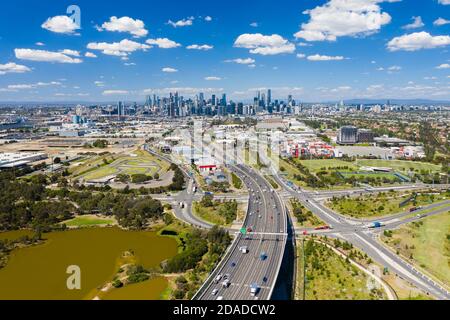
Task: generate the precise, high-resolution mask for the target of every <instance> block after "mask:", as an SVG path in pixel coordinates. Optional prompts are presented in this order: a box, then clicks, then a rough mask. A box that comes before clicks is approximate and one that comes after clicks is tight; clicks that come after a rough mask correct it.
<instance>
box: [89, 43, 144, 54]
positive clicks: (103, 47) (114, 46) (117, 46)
mask: <svg viewBox="0 0 450 320" xmlns="http://www.w3.org/2000/svg"><path fill="white" fill-rule="evenodd" d="M87 48H88V49H90V50H99V51H101V52H102V53H103V54H106V55H110V56H118V57H127V56H128V55H129V54H131V53H133V52H135V51H138V50H144V51H145V50H147V49H150V48H151V47H150V46H149V45H147V44H141V43H138V42H135V41H132V40H128V39H124V40H122V41H120V42H113V43H107V42H91V43H89V44H88V45H87Z"/></svg>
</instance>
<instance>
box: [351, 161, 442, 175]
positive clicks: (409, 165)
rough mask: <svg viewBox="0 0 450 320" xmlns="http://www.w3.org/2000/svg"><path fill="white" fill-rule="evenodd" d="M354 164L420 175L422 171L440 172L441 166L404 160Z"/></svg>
mask: <svg viewBox="0 0 450 320" xmlns="http://www.w3.org/2000/svg"><path fill="white" fill-rule="evenodd" d="M356 163H357V164H358V166H361V167H385V168H392V169H393V170H396V171H400V172H408V171H415V172H418V173H420V172H421V171H422V170H424V171H427V172H430V173H434V172H440V171H441V166H439V165H435V164H432V163H426V162H417V161H406V160H357V161H356Z"/></svg>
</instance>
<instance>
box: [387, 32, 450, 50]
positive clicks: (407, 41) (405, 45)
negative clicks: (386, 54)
mask: <svg viewBox="0 0 450 320" xmlns="http://www.w3.org/2000/svg"><path fill="white" fill-rule="evenodd" d="M449 44H450V36H432V35H431V34H429V33H428V32H425V31H422V32H416V33H411V34H407V35H403V36H400V37H396V38H394V39H392V40H391V41H389V43H388V44H387V47H388V49H389V50H390V51H399V50H404V51H417V50H421V49H433V48H439V47H444V46H447V45H449Z"/></svg>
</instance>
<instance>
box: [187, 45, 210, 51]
mask: <svg viewBox="0 0 450 320" xmlns="http://www.w3.org/2000/svg"><path fill="white" fill-rule="evenodd" d="M186 49H189V50H204V51H207V50H211V49H214V46H211V45H209V44H201V45H200V44H191V45H190V46H187V47H186Z"/></svg>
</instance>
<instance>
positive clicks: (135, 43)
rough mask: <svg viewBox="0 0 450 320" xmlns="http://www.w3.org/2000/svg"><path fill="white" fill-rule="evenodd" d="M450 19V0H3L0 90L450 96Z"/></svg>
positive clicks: (137, 97)
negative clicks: (76, 16)
mask: <svg viewBox="0 0 450 320" xmlns="http://www.w3.org/2000/svg"><path fill="white" fill-rule="evenodd" d="M418 3H420V6H418ZM72 4H76V5H78V6H79V8H80V10H81V20H80V21H81V28H78V26H77V25H76V23H74V22H73V21H72V20H71V19H70V18H69V17H67V13H66V9H67V7H68V6H69V5H72ZM449 20H450V1H449V0H421V1H416V0H402V1H400V0H384V1H383V0H303V1H300V0H298V1H292V0H278V1H266V0H258V1H256V0H245V1H242V0H241V1H235V0H228V1H205V0H196V1H174V0H164V1H162V0H152V1H140V0H128V1H126V2H123V1H76V2H72V1H63V0H52V1H51V0H40V1H20V0H18V1H14V2H13V1H8V2H6V1H3V3H2V10H1V12H0V101H80V100H81V101H116V100H127V101H143V100H144V99H145V95H146V94H153V93H156V94H159V95H164V94H165V93H167V92H169V91H175V90H177V91H179V92H180V93H181V94H183V95H185V96H191V95H193V94H195V93H197V92H204V93H205V95H206V96H209V95H210V94H211V93H216V94H218V95H219V94H222V93H227V95H228V96H229V97H231V98H233V99H234V100H248V99H251V98H252V97H253V96H254V94H255V91H256V90H257V89H264V88H272V90H273V95H274V97H275V98H280V99H286V96H287V95H288V94H293V95H294V96H295V97H296V98H297V99H299V100H300V101H329V100H340V99H350V98H390V99H394V98H408V99H409V98H427V99H435V100H450V54H449V51H448V50H449V48H450V21H449ZM86 54H87V55H88V56H86Z"/></svg>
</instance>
